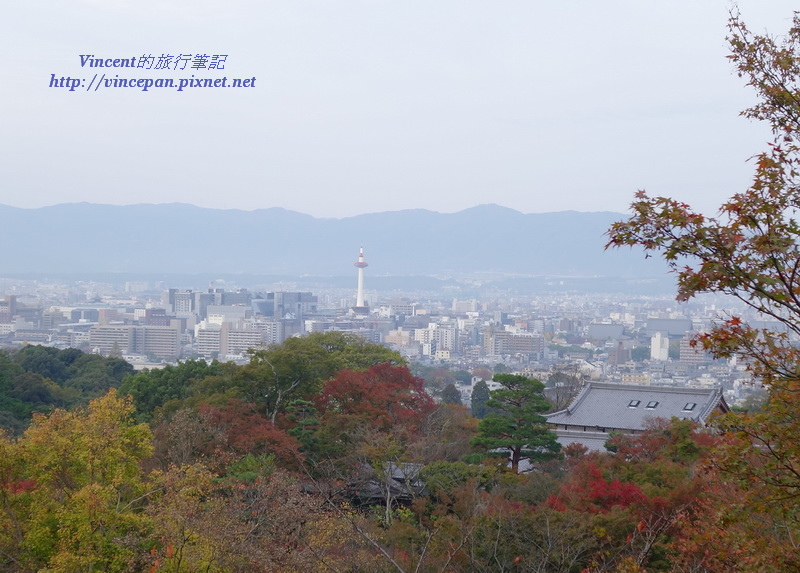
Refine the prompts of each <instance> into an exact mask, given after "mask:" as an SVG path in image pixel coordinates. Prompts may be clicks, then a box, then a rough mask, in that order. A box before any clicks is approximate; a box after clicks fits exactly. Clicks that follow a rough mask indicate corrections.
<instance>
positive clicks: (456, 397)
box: [442, 384, 461, 405]
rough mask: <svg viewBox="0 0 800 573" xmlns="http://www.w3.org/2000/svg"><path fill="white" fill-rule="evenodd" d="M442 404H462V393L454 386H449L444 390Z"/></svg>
mask: <svg viewBox="0 0 800 573" xmlns="http://www.w3.org/2000/svg"><path fill="white" fill-rule="evenodd" d="M442 402H443V403H444V404H459V405H460V404H461V392H459V391H458V388H456V387H455V385H454V384H448V385H447V386H445V387H444V389H443V390H442Z"/></svg>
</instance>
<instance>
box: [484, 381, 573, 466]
mask: <svg viewBox="0 0 800 573" xmlns="http://www.w3.org/2000/svg"><path fill="white" fill-rule="evenodd" d="M494 381H495V382H499V383H500V384H501V385H502V386H503V387H502V388H499V389H497V390H493V391H492V392H491V393H490V394H491V399H490V400H489V401H488V402H487V406H488V407H489V408H491V409H492V411H490V412H489V413H488V414H486V416H485V417H484V418H483V419H482V420H481V422H480V424H478V435H477V436H475V437H474V438H473V439H472V441H471V443H472V445H473V446H479V447H482V448H485V449H486V451H487V453H488V454H489V455H496V454H498V453H501V452H507V453H508V454H509V455H510V457H511V469H512V470H513V471H514V472H519V464H520V462H521V461H523V460H530V461H532V462H535V461H546V460H550V459H554V458H556V457H558V456H559V452H560V450H561V445H560V444H559V443H558V441H556V435H555V433H553V432H552V431H551V430H550V429H549V428H548V427H547V424H546V420H545V418H544V416H542V413H544V412H547V411H548V410H549V409H550V403H549V402H548V401H547V399H546V398H545V397H544V393H543V391H544V384H542V383H541V382H539V381H538V380H533V379H531V378H526V377H525V376H518V375H516V374H496V375H495V376H494ZM503 455H505V453H504V454H503Z"/></svg>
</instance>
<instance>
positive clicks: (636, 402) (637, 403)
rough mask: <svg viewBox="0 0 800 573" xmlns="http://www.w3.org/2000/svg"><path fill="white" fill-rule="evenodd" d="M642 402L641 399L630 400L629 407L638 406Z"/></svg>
mask: <svg viewBox="0 0 800 573" xmlns="http://www.w3.org/2000/svg"><path fill="white" fill-rule="evenodd" d="M639 404H641V402H640V401H639V400H631V401H630V402H628V408H638V407H639Z"/></svg>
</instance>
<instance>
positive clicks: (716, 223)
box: [607, 13, 800, 570]
mask: <svg viewBox="0 0 800 573" xmlns="http://www.w3.org/2000/svg"><path fill="white" fill-rule="evenodd" d="M728 41H729V45H730V48H731V55H730V56H729V57H730V59H731V61H732V62H733V63H734V65H735V66H736V70H737V73H738V74H739V76H740V77H743V78H745V79H746V81H747V84H748V85H749V86H751V87H752V88H754V89H755V91H756V93H757V95H758V97H759V101H758V102H757V103H756V104H755V105H754V106H753V107H751V108H749V109H747V110H745V111H744V112H743V115H744V116H746V117H748V118H752V119H756V120H760V121H764V122H766V123H767V124H768V125H769V126H770V128H771V130H772V140H771V141H770V142H769V143H768V146H767V149H766V150H765V151H762V152H761V153H759V154H757V155H756V156H755V158H754V162H755V174H754V177H753V182H752V184H751V185H750V187H749V188H748V189H746V190H744V191H741V192H739V193H736V194H734V195H733V196H732V197H731V198H730V199H729V200H728V201H727V202H726V203H724V204H723V205H722V206H721V207H720V209H719V212H718V214H717V215H716V216H713V217H712V216H708V215H705V214H702V213H699V212H697V211H695V210H693V209H692V208H691V207H690V206H689V205H687V204H685V203H682V202H679V201H676V200H674V199H670V198H668V197H651V196H649V195H648V194H647V193H645V192H644V191H640V192H639V193H638V194H637V195H636V197H635V200H634V202H633V204H632V205H631V209H632V212H633V214H632V216H631V217H630V218H629V219H628V220H627V221H622V222H619V223H616V224H614V225H613V226H612V227H611V229H610V231H609V242H608V245H607V246H609V247H620V246H624V245H630V246H639V247H643V248H644V250H645V251H647V252H648V254H649V253H655V254H658V255H661V256H662V257H663V258H664V259H665V260H666V262H667V264H668V265H669V266H670V268H671V269H672V270H673V271H674V272H675V274H676V277H677V283H678V299H679V300H688V299H690V298H692V297H694V296H697V295H699V294H703V293H721V294H725V295H728V296H731V297H734V298H736V299H738V300H739V301H741V302H742V303H744V304H745V305H746V306H747V307H749V308H750V309H751V310H753V311H755V314H756V315H758V316H760V317H762V318H764V319H767V320H769V321H771V322H773V323H775V324H778V325H780V326H779V327H756V326H752V325H750V324H748V323H747V322H746V321H745V320H744V319H743V318H742V317H741V316H736V315H731V316H727V317H724V320H721V321H720V322H719V323H718V324H716V325H715V326H714V327H713V328H712V329H711V330H710V331H709V332H707V333H705V334H703V335H702V336H700V337H699V338H698V339H696V340H695V344H699V345H702V347H703V348H704V349H705V350H707V351H709V352H711V353H712V354H713V355H714V356H716V357H723V358H724V357H731V356H738V357H741V358H743V359H744V361H745V362H746V363H747V364H748V367H749V369H750V370H751V372H752V374H753V376H754V378H756V379H758V380H759V381H761V382H762V383H764V384H765V385H766V386H767V387H768V388H769V398H768V400H767V402H766V404H765V405H764V407H763V409H762V410H761V411H760V412H757V413H750V414H746V415H745V414H731V415H728V416H726V417H723V418H721V419H719V420H717V422H716V425H717V427H718V428H720V429H722V430H725V431H726V432H728V436H729V440H728V442H727V443H726V444H725V445H724V446H723V447H720V448H719V449H718V450H717V452H716V456H715V457H716V465H715V467H716V468H718V469H719V470H720V473H719V474H716V475H717V478H718V479H720V480H724V481H725V482H726V485H727V490H726V489H725V488H722V489H723V490H725V491H728V493H729V495H730V496H731V497H732V498H736V497H738V498H739V499H740V501H742V505H735V504H731V503H730V502H725V501H723V500H722V499H721V497H716V498H712V499H713V501H709V506H708V508H709V511H708V513H707V514H705V517H706V518H709V519H708V521H707V523H706V524H704V527H707V528H708V530H712V529H713V528H715V527H716V528H717V530H716V532H717V534H718V541H719V543H720V545H726V544H727V546H728V547H734V546H738V547H742V546H746V547H747V548H748V549H747V553H748V562H747V565H746V566H747V567H756V568H757V567H758V566H759V565H757V564H758V563H760V564H761V565H760V566H761V567H767V568H770V567H773V566H774V567H777V568H778V569H781V570H789V569H793V568H797V559H796V558H795V559H794V560H789V561H786V555H787V554H788V555H792V554H794V555H796V545H794V549H793V550H788V551H789V553H787V547H788V546H791V545H792V543H793V542H792V541H791V540H792V539H796V538H797V537H798V536H800V520H799V519H798V516H800V502H799V501H798V500H800V474H799V473H798V471H797V468H798V467H800V448H799V447H798V443H797V439H796V437H797V435H800V414H799V413H800V346H798V340H800V248H799V247H800V245H798V239H799V238H800V222H798V214H800V169H798V167H800V146H799V145H798V136H799V135H800V96H799V95H798V94H800V15H799V14H798V13H795V15H794V18H793V20H792V26H791V28H790V29H789V31H788V32H787V33H786V34H785V35H783V36H781V37H773V36H769V35H758V34H753V33H752V32H751V31H750V30H749V29H748V28H747V26H746V25H745V23H744V22H743V21H742V20H741V18H740V17H739V16H738V14H734V15H733V16H732V18H731V20H730V24H729V37H728ZM744 500H746V501H744ZM732 507H740V508H746V509H745V510H741V509H740V510H738V511H734V510H733V509H732ZM730 520H733V521H735V522H737V523H740V524H741V525H744V527H736V528H726V527H725V526H724V523H725V522H727V521H730ZM748 522H749V525H745V524H747V523H748ZM758 522H761V523H764V524H770V525H769V526H764V527H758V526H754V524H755V523H758ZM787 544H788V545H787ZM722 553H724V551H723V552H722ZM756 555H758V558H756V557H755V556H756ZM769 563H771V564H772V565H770V566H768V565H767V564H769ZM778 564H780V565H778ZM704 566H711V567H712V568H714V569H715V570H728V569H725V568H724V567H728V565H726V564H724V562H723V561H719V560H717V561H713V562H712V560H709V561H708V562H707V563H706V564H705V565H704Z"/></svg>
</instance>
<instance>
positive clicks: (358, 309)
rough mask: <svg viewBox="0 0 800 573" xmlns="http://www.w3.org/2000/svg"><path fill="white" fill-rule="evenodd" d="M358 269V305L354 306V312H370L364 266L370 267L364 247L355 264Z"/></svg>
mask: <svg viewBox="0 0 800 573" xmlns="http://www.w3.org/2000/svg"><path fill="white" fill-rule="evenodd" d="M353 266H355V267H356V268H357V269H358V290H357V291H356V305H355V306H354V307H353V312H355V313H356V314H369V307H368V306H367V305H366V304H365V303H364V268H365V267H368V266H369V265H368V264H367V261H365V260H364V247H361V249H360V250H359V252H358V260H357V261H356V262H355V263H354V265H353Z"/></svg>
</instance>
